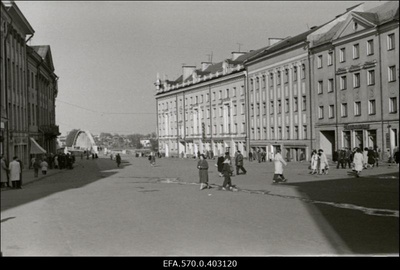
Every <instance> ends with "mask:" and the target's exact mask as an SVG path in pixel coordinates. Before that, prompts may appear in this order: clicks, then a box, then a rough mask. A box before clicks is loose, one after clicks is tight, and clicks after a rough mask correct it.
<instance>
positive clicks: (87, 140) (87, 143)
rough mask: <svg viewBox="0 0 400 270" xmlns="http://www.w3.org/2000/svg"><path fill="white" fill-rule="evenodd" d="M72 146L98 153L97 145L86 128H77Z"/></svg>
mask: <svg viewBox="0 0 400 270" xmlns="http://www.w3.org/2000/svg"><path fill="white" fill-rule="evenodd" d="M72 148H75V149H81V150H86V151H89V152H92V153H96V154H98V153H99V151H98V147H97V145H96V142H95V141H94V139H93V136H92V134H91V133H90V132H89V131H88V130H78V131H77V132H76V134H75V136H74V139H73V142H72Z"/></svg>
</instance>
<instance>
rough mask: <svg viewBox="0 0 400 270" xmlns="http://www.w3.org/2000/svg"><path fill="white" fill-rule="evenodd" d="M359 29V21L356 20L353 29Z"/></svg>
mask: <svg viewBox="0 0 400 270" xmlns="http://www.w3.org/2000/svg"><path fill="white" fill-rule="evenodd" d="M357 29H358V23H357V22H354V23H353V30H354V31H357Z"/></svg>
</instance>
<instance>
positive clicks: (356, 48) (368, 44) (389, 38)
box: [317, 33, 396, 68]
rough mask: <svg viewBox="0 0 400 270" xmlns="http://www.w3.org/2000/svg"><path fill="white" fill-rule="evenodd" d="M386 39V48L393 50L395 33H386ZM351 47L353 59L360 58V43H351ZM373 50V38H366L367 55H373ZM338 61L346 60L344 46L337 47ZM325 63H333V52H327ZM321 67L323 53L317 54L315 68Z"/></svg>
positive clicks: (329, 64)
mask: <svg viewBox="0 0 400 270" xmlns="http://www.w3.org/2000/svg"><path fill="white" fill-rule="evenodd" d="M386 40H387V41H386V48H387V50H388V51H390V50H394V49H395V43H396V42H395V34H394V33H392V34H389V35H387V38H386ZM352 49H353V52H352V55H353V59H358V58H360V44H359V43H356V44H353V47H352ZM374 50H375V45H374V40H373V39H370V40H367V42H366V54H367V56H370V55H373V54H374V53H375V52H374ZM339 62H340V63H344V62H346V48H345V47H343V48H340V49H339ZM327 65H328V66H331V65H333V52H328V55H327ZM322 67H323V55H318V56H317V68H322Z"/></svg>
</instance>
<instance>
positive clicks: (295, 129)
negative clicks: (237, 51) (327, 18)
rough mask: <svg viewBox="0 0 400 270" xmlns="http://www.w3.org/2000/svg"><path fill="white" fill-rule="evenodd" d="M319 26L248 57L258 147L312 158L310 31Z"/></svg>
mask: <svg viewBox="0 0 400 270" xmlns="http://www.w3.org/2000/svg"><path fill="white" fill-rule="evenodd" d="M317 29H318V27H313V28H311V29H310V30H308V31H306V32H304V33H301V34H299V35H296V36H293V37H288V38H285V39H282V40H279V41H278V42H277V43H274V44H271V46H269V47H268V48H266V49H265V50H262V51H261V52H260V53H258V54H257V55H255V56H254V57H252V58H250V59H248V60H247V61H246V62H245V66H246V69H247V73H248V74H247V76H248V78H247V83H248V94H247V96H248V99H247V102H246V104H248V108H247V112H248V117H247V122H248V130H247V136H248V137H249V144H250V148H251V149H252V151H253V153H255V152H259V151H260V152H266V155H267V159H269V158H271V157H272V154H271V153H275V152H276V150H277V149H281V150H282V155H283V156H284V157H286V158H287V159H288V160H291V161H298V160H300V159H304V160H306V159H308V157H309V156H310V153H311V152H310V150H311V149H312V148H313V147H314V145H315V142H314V135H313V131H312V122H311V106H310V105H311V93H310V70H309V67H310V66H309V55H308V50H307V36H308V35H309V34H311V33H312V32H314V31H316V30H317Z"/></svg>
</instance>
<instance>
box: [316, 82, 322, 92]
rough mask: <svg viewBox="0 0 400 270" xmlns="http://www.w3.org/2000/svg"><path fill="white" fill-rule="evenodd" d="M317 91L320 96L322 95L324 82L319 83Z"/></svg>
mask: <svg viewBox="0 0 400 270" xmlns="http://www.w3.org/2000/svg"><path fill="white" fill-rule="evenodd" d="M317 91H318V94H322V92H323V81H318V85H317Z"/></svg>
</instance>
